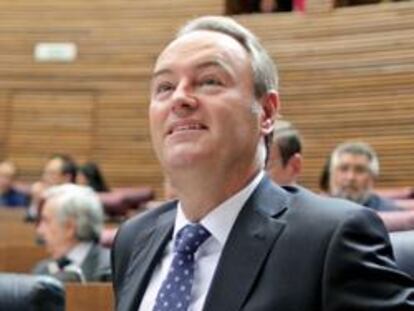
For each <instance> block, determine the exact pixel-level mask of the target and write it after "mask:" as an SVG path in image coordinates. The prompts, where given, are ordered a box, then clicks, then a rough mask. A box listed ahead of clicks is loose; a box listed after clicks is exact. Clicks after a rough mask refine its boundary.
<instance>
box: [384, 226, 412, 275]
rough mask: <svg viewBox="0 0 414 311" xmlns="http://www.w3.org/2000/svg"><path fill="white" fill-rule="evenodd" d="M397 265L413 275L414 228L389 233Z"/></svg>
mask: <svg viewBox="0 0 414 311" xmlns="http://www.w3.org/2000/svg"><path fill="white" fill-rule="evenodd" d="M390 239H391V244H392V247H393V249H394V255H395V261H396V263H397V266H398V267H399V268H400V269H401V270H402V271H404V272H406V273H408V274H409V275H411V276H412V277H414V230H409V231H395V232H391V233H390Z"/></svg>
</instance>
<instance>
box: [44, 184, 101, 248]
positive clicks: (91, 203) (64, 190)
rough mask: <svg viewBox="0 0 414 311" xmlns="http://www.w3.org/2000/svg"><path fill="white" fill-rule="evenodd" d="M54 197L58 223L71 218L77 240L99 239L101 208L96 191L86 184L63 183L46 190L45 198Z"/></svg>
mask: <svg viewBox="0 0 414 311" xmlns="http://www.w3.org/2000/svg"><path fill="white" fill-rule="evenodd" d="M49 199H56V201H57V204H58V207H57V212H56V215H57V217H58V220H59V221H60V223H64V222H66V221H67V220H68V219H70V218H71V219H73V220H74V221H75V223H76V233H75V234H76V238H77V239H78V240H79V241H96V242H97V241H99V238H100V236H101V232H102V228H103V220H104V215H103V208H102V204H101V202H100V200H99V198H98V196H97V195H96V193H95V192H94V191H93V190H92V188H89V187H87V186H80V185H75V184H64V185H59V186H54V187H51V188H49V189H48V190H46V192H45V200H49Z"/></svg>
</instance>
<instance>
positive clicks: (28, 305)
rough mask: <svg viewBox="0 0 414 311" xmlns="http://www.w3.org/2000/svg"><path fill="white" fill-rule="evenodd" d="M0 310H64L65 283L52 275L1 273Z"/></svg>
mask: <svg viewBox="0 0 414 311" xmlns="http://www.w3.org/2000/svg"><path fill="white" fill-rule="evenodd" d="M0 302H1V303H0V311H22V310H25V311H64V308H65V291H64V287H63V284H62V283H61V282H60V281H58V280H57V279H55V278H53V277H50V276H35V275H29V274H13V273H0Z"/></svg>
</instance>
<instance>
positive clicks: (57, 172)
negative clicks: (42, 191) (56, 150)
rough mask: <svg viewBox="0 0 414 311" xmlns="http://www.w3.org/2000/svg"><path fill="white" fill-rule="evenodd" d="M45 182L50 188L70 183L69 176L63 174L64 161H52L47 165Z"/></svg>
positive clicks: (44, 173) (44, 174)
mask: <svg viewBox="0 0 414 311" xmlns="http://www.w3.org/2000/svg"><path fill="white" fill-rule="evenodd" d="M43 181H44V182H45V183H46V184H47V185H49V186H56V185H61V184H63V183H65V182H68V180H67V176H66V175H65V174H63V161H62V160H61V159H59V158H56V159H51V160H49V162H47V163H46V166H45V168H44V171H43Z"/></svg>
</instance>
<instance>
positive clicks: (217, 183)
mask: <svg viewBox="0 0 414 311" xmlns="http://www.w3.org/2000/svg"><path fill="white" fill-rule="evenodd" d="M259 171H260V170H259V169H258V168H256V169H251V170H249V171H247V172H246V173H245V174H240V173H239V172H237V171H236V172H234V174H226V175H225V176H221V175H220V174H213V173H212V172H210V173H209V174H207V175H206V174H203V175H199V174H196V173H194V172H192V173H189V174H186V176H179V175H175V176H174V177H172V178H171V180H172V183H173V185H174V189H175V190H176V191H177V196H178V198H179V200H180V202H181V206H182V209H183V212H184V214H185V216H186V217H187V219H189V220H191V221H194V222H197V221H199V220H200V219H202V218H203V217H204V216H206V215H207V214H208V213H209V212H211V211H212V210H213V209H215V208H216V207H217V206H219V205H220V204H221V203H222V202H224V201H225V200H227V199H228V198H230V197H231V196H233V195H234V194H236V193H237V192H239V191H240V190H241V189H243V188H244V187H246V186H247V185H248V184H249V183H250V182H251V181H252V180H253V179H254V177H255V176H256V175H257V174H258V172H259ZM189 175H190V176H189Z"/></svg>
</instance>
